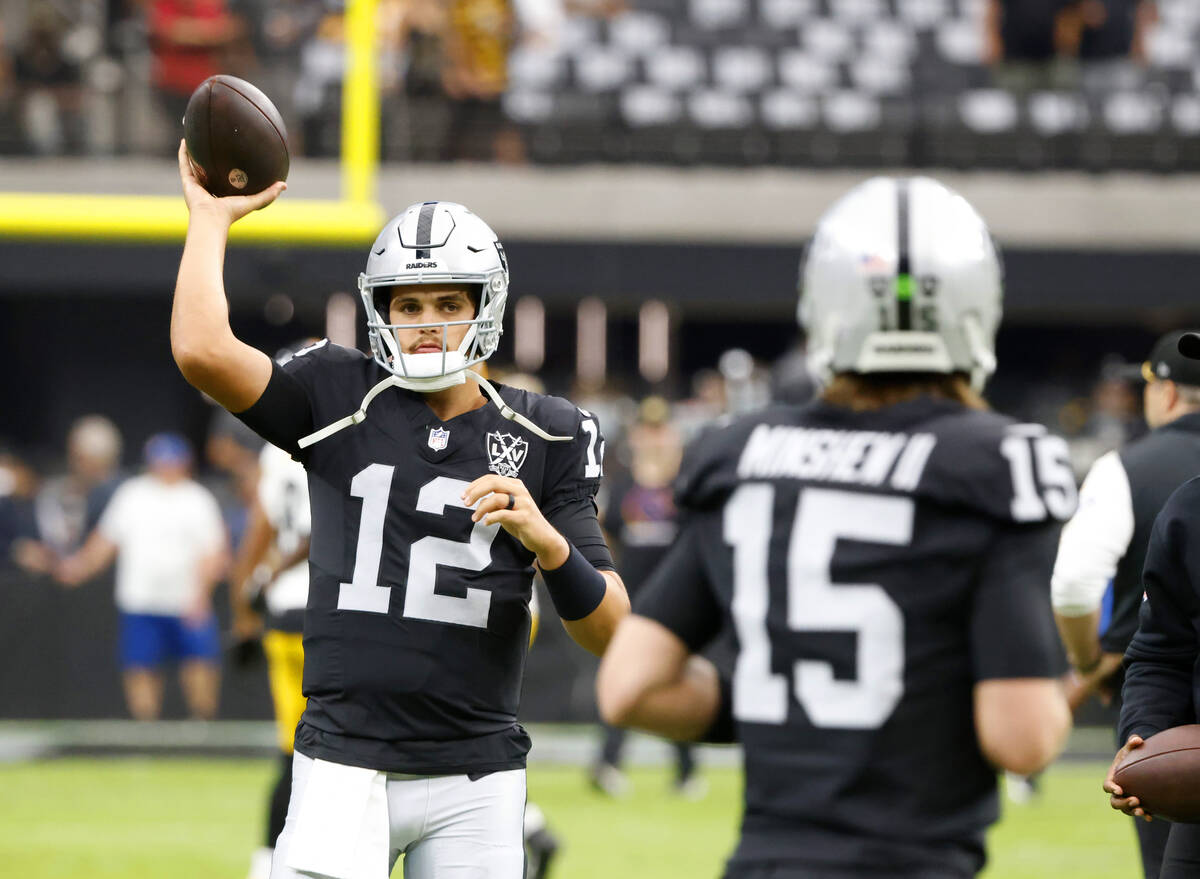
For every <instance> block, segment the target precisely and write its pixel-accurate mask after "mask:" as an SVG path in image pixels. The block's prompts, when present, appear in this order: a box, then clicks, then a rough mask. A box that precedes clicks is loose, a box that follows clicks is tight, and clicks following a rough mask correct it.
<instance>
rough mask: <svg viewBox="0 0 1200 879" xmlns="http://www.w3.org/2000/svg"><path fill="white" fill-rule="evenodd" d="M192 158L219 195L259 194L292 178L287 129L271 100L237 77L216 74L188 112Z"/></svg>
mask: <svg viewBox="0 0 1200 879" xmlns="http://www.w3.org/2000/svg"><path fill="white" fill-rule="evenodd" d="M183 134H184V140H185V141H186V142H187V152H188V158H189V159H190V160H191V163H192V169H193V171H195V174H196V177H197V179H199V181H200V183H201V185H203V186H204V188H205V189H207V190H208V191H209V192H210V193H212V194H213V195H216V196H227V195H254V194H255V193H258V192H262V191H263V190H264V189H266V188H267V187H268V186H270V185H271V184H272V183H274V182H275V181H276V180H287V175H288V164H289V159H288V148H287V128H285V127H284V124H283V117H281V116H280V115H279V111H278V110H276V109H275V105H274V104H272V103H271V99H270V98H268V97H267V96H266V95H264V94H263V93H262V92H261V91H259V90H258V89H257V88H255V87H254V86H252V85H251V84H250V83H248V82H246V81H245V80H243V79H238V78H237V77H236V76H226V75H224V74H219V75H217V76H210V77H209V78H208V79H206V80H204V82H202V83H200V85H199V87H198V88H197V89H196V90H195V91H194V92H192V97H191V99H190V100H188V105H187V112H185V113H184V115H183Z"/></svg>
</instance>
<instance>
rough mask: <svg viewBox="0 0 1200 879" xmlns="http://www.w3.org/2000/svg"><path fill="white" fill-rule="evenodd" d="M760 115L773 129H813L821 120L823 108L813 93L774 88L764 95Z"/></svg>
mask: <svg viewBox="0 0 1200 879" xmlns="http://www.w3.org/2000/svg"><path fill="white" fill-rule="evenodd" d="M760 115H761V117H762V120H763V124H764V125H766V127H767V128H768V129H770V130H772V131H796V130H800V129H803V130H811V129H813V128H815V127H816V126H817V125H818V124H819V123H820V121H821V110H820V107H819V106H818V105H817V101H816V99H815V98H813V97H812V96H811V95H806V94H801V93H798V92H794V91H791V90H790V89H783V88H780V89H774V90H772V91H769V92H767V93H766V94H764V95H763V96H762V100H761V106H760Z"/></svg>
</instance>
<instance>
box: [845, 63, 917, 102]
mask: <svg viewBox="0 0 1200 879" xmlns="http://www.w3.org/2000/svg"><path fill="white" fill-rule="evenodd" d="M850 81H851V82H852V83H853V84H854V86H855V87H856V88H858V89H859V90H861V91H864V92H867V93H869V94H872V95H899V94H904V93H907V92H908V90H909V86H910V84H911V83H910V75H909V71H908V66H907V65H903V64H895V63H892V62H889V61H887V60H884V59H880V58H875V57H872V56H863V57H861V58H859V59H858V60H857V61H855V62H854V63H853V64H851V65H850Z"/></svg>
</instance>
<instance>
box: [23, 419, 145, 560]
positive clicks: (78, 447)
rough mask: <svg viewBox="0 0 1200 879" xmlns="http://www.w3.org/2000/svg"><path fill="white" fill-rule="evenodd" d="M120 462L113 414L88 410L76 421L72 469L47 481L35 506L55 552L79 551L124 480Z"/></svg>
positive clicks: (42, 533) (70, 441)
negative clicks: (108, 415)
mask: <svg viewBox="0 0 1200 879" xmlns="http://www.w3.org/2000/svg"><path fill="white" fill-rule="evenodd" d="M120 464H121V434H120V432H119V431H118V430H117V426H116V425H115V424H113V423H112V422H111V421H110V420H109V419H107V418H105V417H104V416H103V415H85V416H83V417H82V418H79V419H77V420H76V421H75V422H74V423H73V424H72V425H71V430H70V432H69V433H68V434H67V472H66V473H65V474H63V475H61V476H57V477H54V478H53V479H50V480H48V481H47V482H46V483H45V484H44V485H43V486H42V489H41V490H40V491H39V492H38V495H37V500H36V502H35V507H34V509H35V516H36V520H37V533H38V537H39V540H40V541H41V543H42V545H43V546H44V547H45V548H46V549H47V550H48V551H49V552H50V553H52V554H54V555H56V556H61V555H65V554H67V553H70V552H74V551H75V550H76V549H77V548H78V547H79V545H80V544H81V543H82V542H83V539H84V537H85V536H87V533H88V532H89V531H91V530H92V529H93V528H94V527H95V526H96V523H97V522H99V521H100V515H101V514H102V513H103V512H104V508H105V507H106V506H108V502H109V500H110V499H111V498H112V496H113V494H114V493H115V492H116V490H117V486H118V485H119V484H120V482H121V478H122V477H121V473H120V470H119V468H120ZM25 558H26V560H27V561H29V562H32V561H33V560H34V556H33V555H26V556H25ZM46 566H47V565H46V564H43V565H37V566H34V569H41V570H45V568H46Z"/></svg>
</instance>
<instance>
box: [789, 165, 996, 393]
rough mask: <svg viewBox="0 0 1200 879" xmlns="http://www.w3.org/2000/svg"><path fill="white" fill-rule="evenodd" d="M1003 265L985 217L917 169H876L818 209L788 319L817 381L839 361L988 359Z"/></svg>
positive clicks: (869, 367) (963, 362)
mask: <svg viewBox="0 0 1200 879" xmlns="http://www.w3.org/2000/svg"><path fill="white" fill-rule="evenodd" d="M1002 295H1003V272H1002V270H1001V265H1000V258H999V255H998V253H997V250H996V247H995V244H994V243H993V241H992V236H991V234H990V233H989V232H988V228H987V224H985V223H984V221H983V218H982V217H980V216H979V214H978V213H977V212H976V211H975V209H974V208H973V207H972V206H971V205H970V204H969V203H968V202H967V200H966V199H965V198H963V197H962V196H961V195H959V194H958V193H956V192H954V191H953V190H951V189H949V188H948V187H946V186H944V185H942V184H941V183H939V182H938V181H936V180H933V179H930V178H928V177H913V178H895V177H876V178H873V179H871V180H868V181H866V182H864V183H862V184H860V185H858V186H856V187H855V188H854V189H852V190H850V192H848V193H847V194H846V195H844V196H843V197H842V198H841V199H840V200H839V201H838V202H837V203H835V204H834V205H833V206H832V207H831V208H829V210H827V211H826V212H825V214H824V215H823V216H822V217H821V219H820V221H819V222H818V224H817V229H816V232H815V233H814V235H813V238H812V241H811V242H810V244H809V246H808V248H807V250H806V253H805V255H804V258H803V259H802V260H801V265H800V303H799V307H798V317H799V320H800V325H801V326H802V327H804V329H805V330H806V332H807V334H808V356H809V367H810V369H811V370H812V373H813V375H814V376H816V377H817V378H818V379H819V380H821V381H828V379H829V378H830V377H832V376H833V375H836V374H837V373H842V372H858V373H878V372H893V373H894V372H933V373H954V372H961V373H966V374H968V375H970V377H971V382H972V384H973V385H974V386H975V387H976V388H981V387H982V386H983V384H984V382H985V381H986V380H987V378H988V376H990V375H991V374H992V372H994V371H995V368H996V355H995V336H996V329H997V327H998V326H999V324H1000V312H1001V298H1002Z"/></svg>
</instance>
